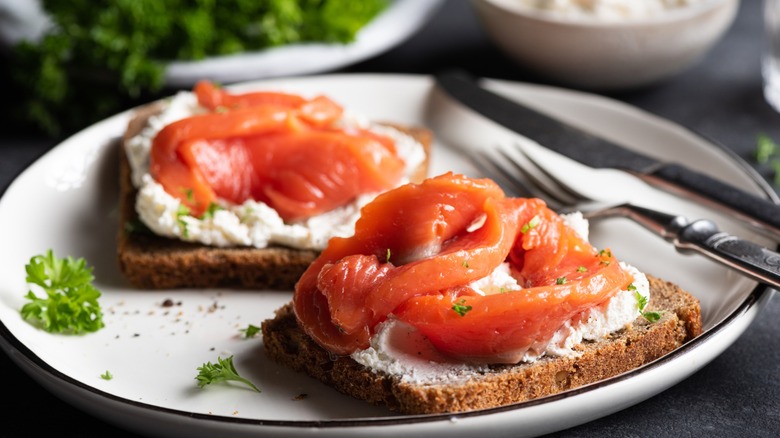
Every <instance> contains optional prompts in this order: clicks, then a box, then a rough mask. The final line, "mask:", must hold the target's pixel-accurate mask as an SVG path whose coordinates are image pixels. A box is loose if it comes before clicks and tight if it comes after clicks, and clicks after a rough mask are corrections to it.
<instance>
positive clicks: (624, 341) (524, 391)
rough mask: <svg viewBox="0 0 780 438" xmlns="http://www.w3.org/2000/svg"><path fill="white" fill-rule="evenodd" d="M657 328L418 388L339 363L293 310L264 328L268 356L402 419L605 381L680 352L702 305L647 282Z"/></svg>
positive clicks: (348, 361)
mask: <svg viewBox="0 0 780 438" xmlns="http://www.w3.org/2000/svg"><path fill="white" fill-rule="evenodd" d="M648 279H649V281H650V294H651V299H650V302H651V305H650V306H649V307H648V310H654V311H660V312H662V316H661V319H660V320H659V321H657V322H653V323H651V322H648V321H647V320H645V318H643V317H639V318H637V320H636V321H635V322H634V323H633V324H632V325H631V327H629V328H627V329H624V330H621V331H619V332H617V333H615V334H613V335H612V336H610V337H609V338H607V339H603V340H600V341H597V342H585V343H583V344H581V345H580V346H578V347H577V348H576V350H577V351H578V353H579V355H578V356H572V357H542V358H541V359H539V360H538V361H536V362H534V363H530V364H518V365H496V366H491V367H490V370H489V371H488V372H484V373H479V372H474V374H473V375H472V376H471V377H470V378H469V379H468V380H467V381H465V383H463V382H460V383H453V384H420V383H407V382H402V381H401V379H400V378H398V377H394V376H390V375H387V374H384V373H382V372H374V371H372V370H370V369H368V368H366V367H364V366H363V365H361V364H359V363H357V362H355V361H354V360H352V358H350V357H349V356H342V357H334V356H333V355H332V354H330V353H329V352H328V351H326V350H324V349H323V348H322V347H320V346H319V345H318V344H317V343H315V342H314V341H313V340H312V339H311V338H310V337H309V336H308V335H306V334H305V333H304V331H303V330H302V329H301V328H300V327H299V326H298V323H297V320H296V318H295V314H294V311H293V308H292V304H291V303H290V304H287V305H285V306H284V307H282V308H280V309H278V310H277V312H276V316H275V317H274V318H272V319H268V320H266V321H264V322H263V324H262V334H263V343H264V349H265V352H266V354H267V355H268V356H269V357H270V358H272V359H273V360H275V361H277V362H278V363H280V364H282V365H284V366H287V367H290V368H292V369H294V370H296V371H299V372H303V373H306V374H308V375H309V376H311V377H313V378H315V379H318V380H320V381H322V382H324V383H325V384H327V385H330V386H332V387H333V388H335V389H336V390H338V391H340V392H342V393H344V394H347V395H350V396H352V397H355V398H358V399H361V400H364V401H366V402H368V403H371V404H374V405H384V406H386V407H387V408H388V409H389V410H391V411H394V412H398V413H402V414H433V413H447V412H462V411H468V410H475V409H485V408H491V407H496V406H502V405H507V404H511V403H517V402H523V401H527V400H532V399H536V398H539V397H544V396H548V395H552V394H557V393H560V392H563V391H566V390H569V389H574V388H577V387H580V386H583V385H586V384H589V383H593V382H597V381H599V380H603V379H606V378H609V377H612V376H615V375H618V374H621V373H624V372H627V371H630V370H632V369H635V368H637V367H640V366H642V365H645V364H647V363H649V362H652V361H653V360H655V359H658V358H659V357H661V356H663V355H665V354H667V353H669V352H671V351H673V350H675V349H677V348H679V347H680V346H682V345H683V344H685V343H686V342H687V341H689V340H690V339H693V338H694V337H696V336H698V335H699V334H700V333H701V330H702V327H701V324H702V323H701V310H700V306H699V301H698V300H697V299H696V298H695V297H694V296H692V295H691V294H689V293H688V292H686V291H684V290H682V289H680V288H679V287H678V286H676V285H674V284H672V283H669V282H667V281H663V280H661V279H658V278H655V277H652V276H648Z"/></svg>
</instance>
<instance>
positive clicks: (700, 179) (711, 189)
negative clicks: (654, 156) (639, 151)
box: [638, 163, 780, 239]
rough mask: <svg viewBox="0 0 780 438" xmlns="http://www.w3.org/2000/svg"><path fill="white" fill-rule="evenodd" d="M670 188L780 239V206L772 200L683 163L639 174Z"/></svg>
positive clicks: (666, 165)
mask: <svg viewBox="0 0 780 438" xmlns="http://www.w3.org/2000/svg"><path fill="white" fill-rule="evenodd" d="M638 176H639V177H641V178H642V179H645V180H647V181H648V182H650V183H652V184H654V185H660V186H662V187H664V188H665V189H666V190H668V191H672V192H678V193H680V194H683V195H685V196H687V197H690V198H695V199H698V200H700V201H704V202H705V203H706V204H708V205H710V206H711V207H714V208H718V209H720V210H722V211H727V212H729V213H731V214H733V215H736V216H739V217H740V218H741V219H742V220H744V221H746V222H748V223H750V224H751V225H753V226H754V227H757V228H759V229H762V230H766V231H769V232H770V233H772V237H773V238H775V239H778V238H780V214H778V205H777V204H775V203H774V202H772V201H770V200H769V199H766V198H762V197H759V196H757V195H754V194H752V193H746V192H744V191H742V190H735V189H734V187H733V186H730V185H728V184H726V183H724V182H722V181H719V180H717V179H715V178H712V177H710V176H708V175H705V174H703V173H699V172H696V171H694V170H691V169H690V168H685V167H683V166H681V165H679V164H675V163H667V164H663V165H662V166H660V167H658V168H657V169H655V170H654V171H652V172H649V173H648V174H646V175H638Z"/></svg>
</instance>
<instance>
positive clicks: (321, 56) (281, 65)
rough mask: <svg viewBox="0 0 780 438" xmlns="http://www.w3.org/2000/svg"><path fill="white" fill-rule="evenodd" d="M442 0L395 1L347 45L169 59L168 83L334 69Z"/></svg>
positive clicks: (375, 50) (376, 50) (392, 40)
mask: <svg viewBox="0 0 780 438" xmlns="http://www.w3.org/2000/svg"><path fill="white" fill-rule="evenodd" d="M441 3H442V0H393V1H392V2H391V4H390V6H389V7H388V9H387V10H385V11H384V12H383V13H382V14H381V15H380V16H378V17H377V18H375V19H374V20H373V21H372V22H370V23H369V24H368V25H366V27H364V28H363V29H361V30H360V32H359V33H358V35H357V38H356V40H355V41H354V42H352V43H349V44H295V45H288V46H282V47H275V48H271V49H266V50H262V51H258V52H247V53H241V54H236V55H228V56H219V57H213V58H208V59H204V60H202V61H195V62H181V61H176V62H171V63H170V64H168V67H167V69H166V72H165V82H166V84H167V85H169V86H174V87H186V86H189V85H193V84H194V83H195V82H197V81H198V80H199V79H211V80H213V81H217V82H222V83H233V82H238V81H247V80H253V79H263V78H273V77H279V76H292V75H301V74H309V73H319V72H325V71H330V70H334V69H337V68H340V67H344V66H347V65H350V64H354V63H356V62H359V61H362V60H365V59H368V58H370V57H372V56H375V55H378V54H380V53H382V52H385V51H387V50H389V49H391V48H393V47H395V46H396V45H398V44H400V43H402V42H403V41H404V40H406V39H407V38H409V37H410V36H411V35H412V34H414V32H416V31H417V30H418V29H419V28H420V27H422V26H423V25H424V24H425V23H426V22H427V21H428V19H429V18H430V17H431V15H433V13H434V12H436V10H437V9H438V7H439V6H440V4H441Z"/></svg>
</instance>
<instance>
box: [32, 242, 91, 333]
mask: <svg viewBox="0 0 780 438" xmlns="http://www.w3.org/2000/svg"><path fill="white" fill-rule="evenodd" d="M92 269H93V268H92V267H90V266H87V264H86V261H85V260H84V259H83V258H80V259H77V260H76V259H73V258H72V257H66V258H58V257H55V256H54V253H53V251H52V250H51V249H50V250H48V251H46V254H44V255H36V256H34V257H32V258H31V259H30V262H29V263H28V264H27V265H26V266H25V270H26V271H27V283H29V284H31V285H36V286H38V287H40V288H41V289H42V290H43V292H44V293H45V294H46V296H45V297H44V298H40V297H38V296H37V295H36V294H35V292H33V291H32V290H29V291H28V292H27V295H26V296H25V298H27V299H29V300H30V302H29V303H27V304H25V305H24V306H22V309H21V314H22V317H23V318H24V319H25V320H27V321H32V322H35V323H37V324H40V327H41V328H43V329H44V330H46V331H48V332H52V333H74V334H77V333H82V332H95V331H97V330H99V329H101V328H103V327H104V323H103V312H102V310H101V308H100V303H99V302H98V298H100V296H101V293H100V291H99V290H97V289H96V288H95V287H94V286H93V285H92V281H93V280H94V276H93V275H92Z"/></svg>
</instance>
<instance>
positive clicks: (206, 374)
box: [195, 356, 260, 392]
mask: <svg viewBox="0 0 780 438" xmlns="http://www.w3.org/2000/svg"><path fill="white" fill-rule="evenodd" d="M195 378H196V379H197V380H198V386H199V387H201V388H203V387H204V386H206V385H209V384H211V383H217V382H227V381H236V382H241V383H243V384H245V385H247V386H249V387H250V388H252V389H254V390H255V391H257V392H260V390H259V389H258V388H257V386H255V385H254V383H252V382H250V381H249V380H247V379H245V378H243V377H241V376H239V375H238V371H236V367H235V365H233V356H230V357H227V358H225V359H222V358H221V357H217V363H211V362H206V363H205V364H203V365H201V366H199V367H198V376H197V377H195Z"/></svg>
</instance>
